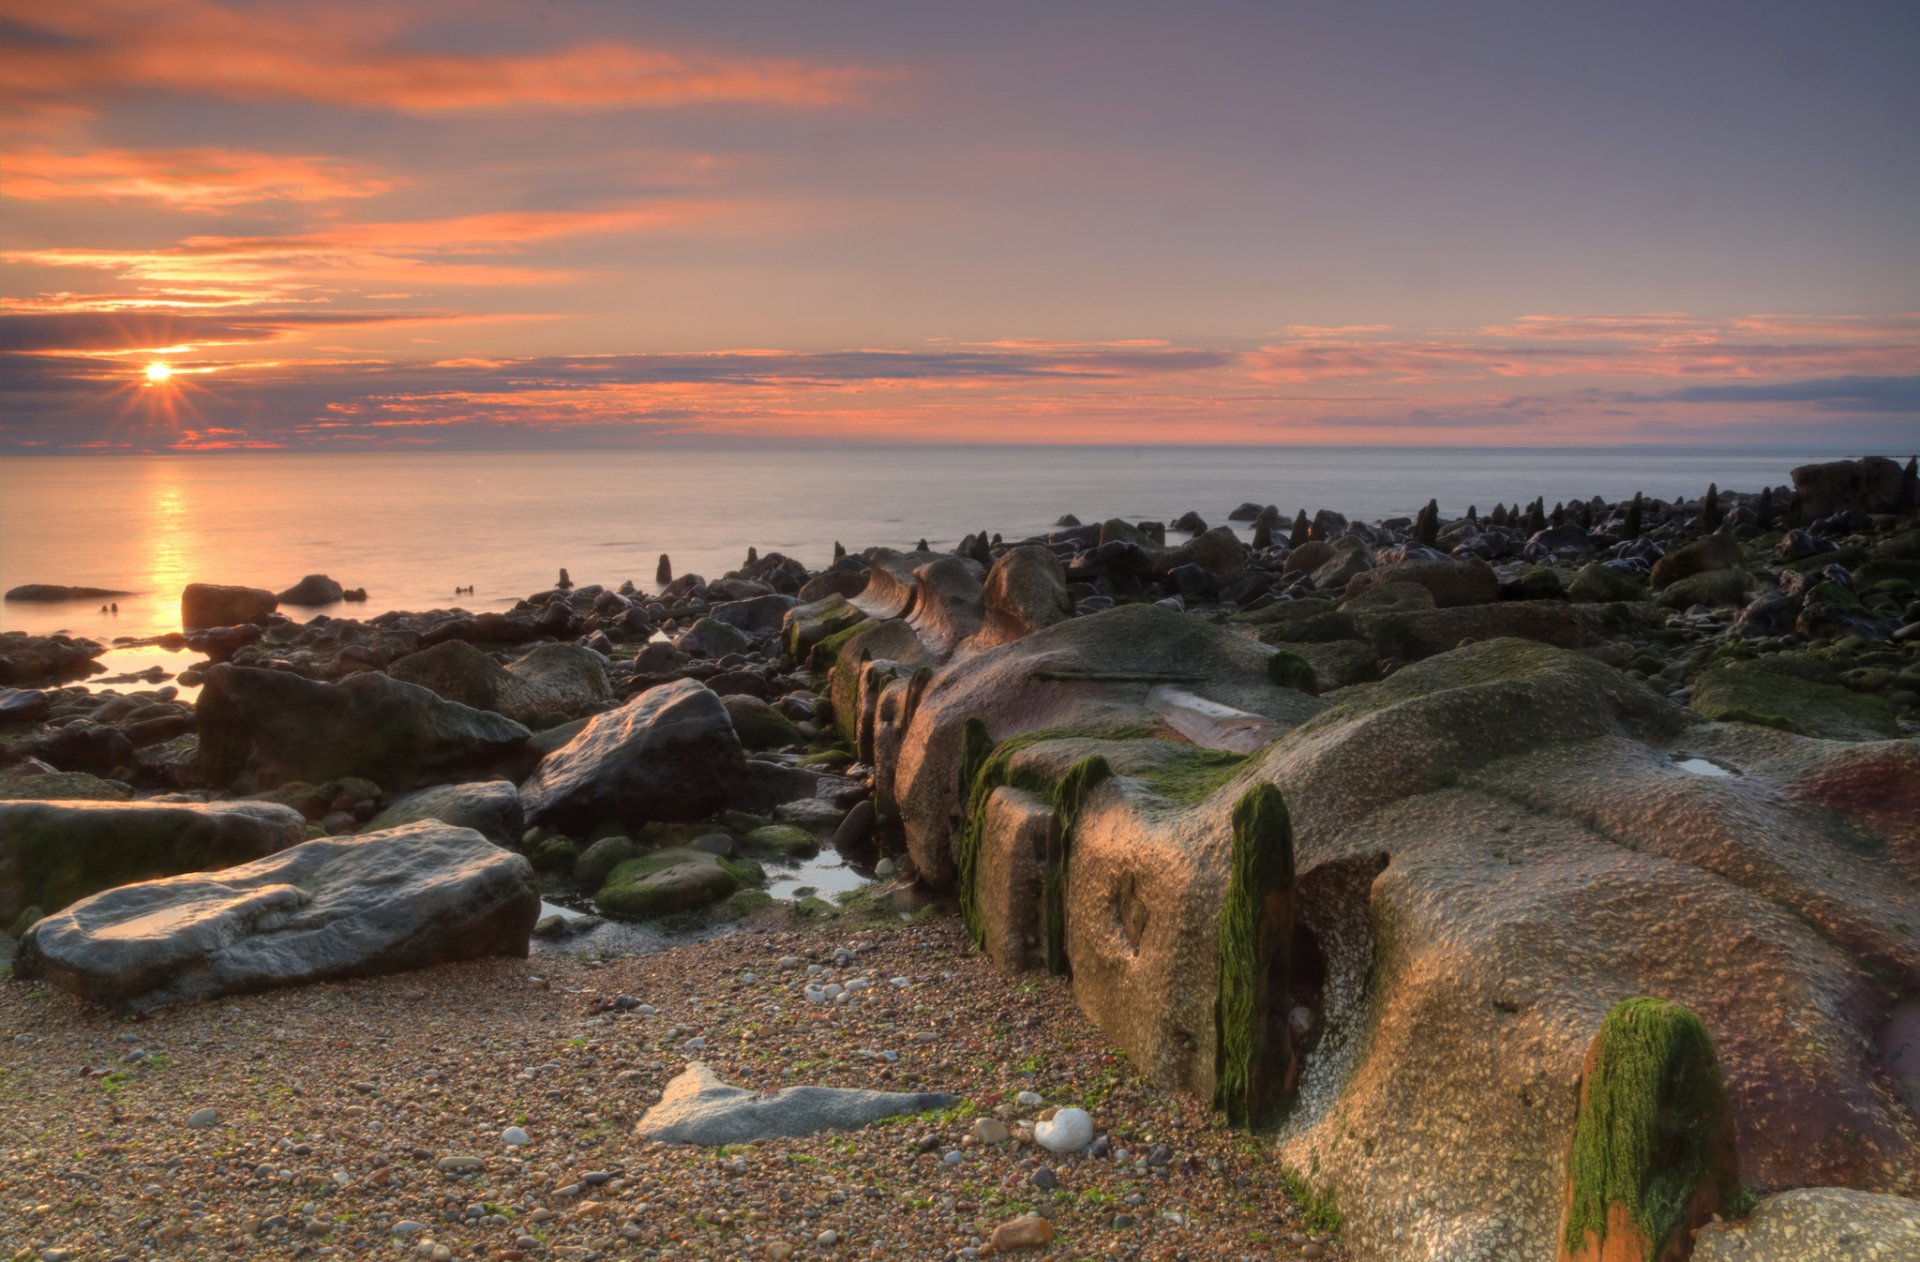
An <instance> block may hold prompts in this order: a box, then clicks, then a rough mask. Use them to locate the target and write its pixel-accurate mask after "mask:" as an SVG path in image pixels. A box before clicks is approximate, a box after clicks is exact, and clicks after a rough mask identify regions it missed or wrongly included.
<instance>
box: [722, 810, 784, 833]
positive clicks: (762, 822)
mask: <svg viewBox="0 0 1920 1262" xmlns="http://www.w3.org/2000/svg"><path fill="white" fill-rule="evenodd" d="M772 822H773V821H772V820H771V819H768V818H767V817H766V816H765V815H755V814H753V813H752V812H751V811H728V812H727V813H726V814H724V815H722V816H721V817H720V823H721V824H722V825H724V826H725V827H726V829H727V831H728V832H731V833H739V834H740V835H741V836H743V837H744V836H746V835H747V834H748V833H750V832H752V831H753V830H754V829H756V828H765V827H766V826H767V825H768V824H771V823H772Z"/></svg>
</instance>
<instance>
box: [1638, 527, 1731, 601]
mask: <svg viewBox="0 0 1920 1262" xmlns="http://www.w3.org/2000/svg"><path fill="white" fill-rule="evenodd" d="M1743 559H1744V558H1743V557H1742V556H1741V554H1740V545H1739V544H1737V543H1735V542H1734V541H1733V539H1732V538H1731V537H1729V536H1727V535H1723V534H1719V533H1717V532H1716V533H1714V534H1711V535H1708V536H1707V537H1706V538H1704V539H1695V540H1694V541H1693V542H1692V543H1690V544H1688V545H1686V546H1685V547H1684V548H1675V549H1674V550H1673V551H1672V552H1669V553H1667V554H1666V555H1665V556H1663V557H1661V558H1660V559H1659V560H1658V561H1655V562H1654V563H1653V573H1652V574H1651V575H1650V576H1649V577H1650V578H1651V580H1652V583H1653V590H1654V591H1656V592H1659V591H1665V590H1666V589H1667V588H1669V587H1671V586H1673V584H1675V583H1677V582H1680V581H1681V580H1682V579H1686V578H1691V577H1693V576H1694V575H1696V574H1709V573H1712V572H1714V571H1716V570H1734V569H1738V568H1740V565H1741V562H1742V560H1743Z"/></svg>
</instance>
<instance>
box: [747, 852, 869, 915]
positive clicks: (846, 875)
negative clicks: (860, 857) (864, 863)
mask: <svg viewBox="0 0 1920 1262" xmlns="http://www.w3.org/2000/svg"><path fill="white" fill-rule="evenodd" d="M761 866H762V867H764V868H766V870H767V893H769V894H771V895H773V896H774V897H775V898H786V899H802V898H808V897H815V898H824V899H826V900H827V901H828V902H832V901H833V899H834V896H835V895H837V894H845V893H847V892H848V891H850V890H857V889H859V888H860V887H861V886H863V885H865V884H866V883H867V882H869V881H871V880H872V879H873V874H872V873H871V872H868V871H864V870H862V869H860V868H857V867H854V866H853V865H851V864H849V863H848V862H847V860H846V859H845V857H844V856H842V855H841V854H840V853H839V852H838V851H836V850H834V849H833V848H832V847H830V846H829V847H823V848H822V849H821V851H820V853H819V854H817V855H814V856H813V857H812V858H808V859H801V860H799V861H798V862H796V863H794V864H792V865H791V866H789V865H788V864H784V863H782V864H777V865H776V864H774V863H769V862H765V861H763V862H762V863H761Z"/></svg>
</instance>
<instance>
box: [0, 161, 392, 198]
mask: <svg viewBox="0 0 1920 1262" xmlns="http://www.w3.org/2000/svg"><path fill="white" fill-rule="evenodd" d="M0 170H4V171H5V173H6V178H5V180H4V181H0V197H10V198H13V199H15V200H17V201H29V202H67V201H110V202H125V201H148V202H158V203H160V204H162V205H164V206H166V207H167V208H169V209H173V210H199V211H215V210H226V209H229V208H231V207H234V206H244V205H248V204H250V203H253V202H264V201H286V202H326V201H338V200H341V199H345V198H358V197H373V196H377V195H378V194H381V193H384V192H387V191H388V190H389V189H391V188H393V187H394V184H393V181H391V180H387V179H381V178H377V177H375V176H373V175H371V174H370V173H368V172H367V171H365V170H363V169H361V168H359V167H357V166H355V165H354V164H352V163H349V162H345V161H342V160H340V159H337V158H326V157H309V156H300V155H282V154H272V153H250V152H246V151H243V150H236V149H152V150H141V149H99V150H94V151H93V152H90V153H62V152H58V151H55V150H52V149H45V148H39V149H17V150H14V151H13V152H10V153H5V154H0Z"/></svg>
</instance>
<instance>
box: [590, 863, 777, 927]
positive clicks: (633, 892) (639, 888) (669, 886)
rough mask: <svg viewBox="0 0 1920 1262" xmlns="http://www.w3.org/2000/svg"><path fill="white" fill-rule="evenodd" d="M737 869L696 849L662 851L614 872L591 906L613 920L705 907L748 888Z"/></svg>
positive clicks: (623, 864)
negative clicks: (619, 917)
mask: <svg viewBox="0 0 1920 1262" xmlns="http://www.w3.org/2000/svg"><path fill="white" fill-rule="evenodd" d="M583 862H584V858H583ZM739 866H740V865H736V864H732V863H729V862H728V861H727V860H724V859H720V858H716V857H715V856H713V855H710V854H706V853H704V852H702V851H698V850H662V851H659V852H657V853H654V854H649V855H642V856H640V857H639V858H637V859H629V860H627V861H626V862H625V863H622V864H621V865H620V866H619V867H616V868H615V869H614V870H613V871H612V872H611V873H610V874H609V875H608V876H607V879H606V881H605V882H604V883H603V884H602V885H601V886H600V889H599V892H598V893H596V894H595V895H594V896H593V902H594V905H595V906H596V907H598V908H599V909H600V910H601V911H603V912H605V913H606V914H608V915H610V916H627V917H631V918H635V919H644V918H646V917H650V916H661V915H666V914H667V913H669V912H677V911H688V910H691V909H693V908H697V907H707V906H711V905H712V904H714V903H717V902H719V901H720V900H721V899H723V898H726V897H727V896H729V895H731V894H733V893H734V892H735V891H737V890H739V889H740V888H741V887H742V886H743V885H744V884H746V882H744V881H742V880H741V879H740V876H739V875H736V868H738V867H739Z"/></svg>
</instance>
